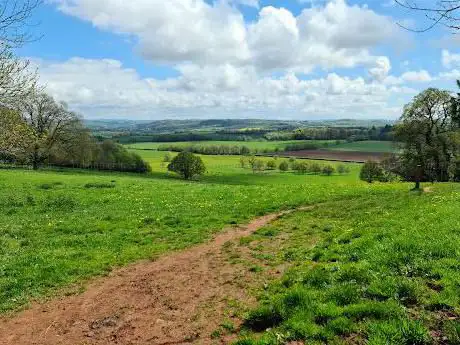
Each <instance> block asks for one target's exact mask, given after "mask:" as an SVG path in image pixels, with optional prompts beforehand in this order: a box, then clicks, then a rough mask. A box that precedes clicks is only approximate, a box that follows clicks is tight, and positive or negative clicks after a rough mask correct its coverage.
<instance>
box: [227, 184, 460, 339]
mask: <svg viewBox="0 0 460 345" xmlns="http://www.w3.org/2000/svg"><path fill="white" fill-rule="evenodd" d="M459 204H460V186H459V185H458V184H456V185H455V184H442V185H441V184H440V185H436V186H434V187H433V186H432V187H430V192H428V193H419V192H401V191H399V190H389V191H387V192H386V193H366V194H363V195H361V196H360V197H358V198H353V199H351V200H349V202H347V203H343V202H340V201H339V202H336V201H331V202H327V203H325V204H321V205H318V206H317V207H315V208H313V209H312V210H309V211H303V212H296V213H294V214H292V215H289V216H286V217H284V218H283V219H281V220H278V221H276V222H275V223H273V224H271V225H270V226H267V227H266V228H264V229H260V230H259V231H257V233H256V234H254V235H253V236H251V237H250V238H246V239H244V241H241V244H242V245H244V246H247V247H249V248H250V250H251V251H252V255H253V256H254V257H257V258H259V259H260V260H259V265H260V266H259V269H258V270H257V272H260V271H263V270H266V269H268V268H269V267H273V266H274V267H276V266H278V265H285V264H286V262H289V266H290V267H291V268H290V269H288V270H287V271H286V272H285V274H284V275H283V276H282V278H281V279H279V280H277V281H275V282H273V283H272V284H271V285H270V286H269V287H267V288H266V289H265V290H263V289H261V290H260V291H259V296H260V297H259V299H260V304H259V307H257V308H255V309H253V310H250V311H249V312H248V313H247V314H246V316H245V327H243V329H242V331H241V333H242V334H246V336H242V337H241V339H240V340H239V341H238V342H236V344H239V345H243V344H245V345H250V344H265V345H268V344H280V343H289V342H294V341H301V342H302V343H303V342H305V343H308V344H325V343H327V344H346V343H353V344H364V343H365V344H371V345H383V344H388V345H397V344H407V345H409V344H433V343H434V344H459V343H460V323H459V321H458V315H459V313H460V274H459V272H460V250H459V243H460V219H459V216H458V205H459ZM273 242H276V243H277V244H276V247H277V248H278V250H277V252H276V253H273V252H265V251H264V248H266V247H267V246H269V243H273ZM265 330H267V331H265ZM248 331H250V332H254V333H253V334H252V335H250V334H247V332H248Z"/></svg>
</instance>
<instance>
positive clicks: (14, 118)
mask: <svg viewBox="0 0 460 345" xmlns="http://www.w3.org/2000/svg"><path fill="white" fill-rule="evenodd" d="M30 134H31V133H30V128H29V126H28V125H27V124H26V123H25V122H24V121H23V119H22V118H21V115H20V114H19V113H18V112H17V111H14V110H10V109H7V108H3V109H1V108H0V154H1V155H2V156H4V157H10V158H12V159H14V160H17V158H18V156H19V155H23V154H24V153H25V152H26V149H27V147H28V145H29V138H30Z"/></svg>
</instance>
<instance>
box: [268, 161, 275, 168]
mask: <svg viewBox="0 0 460 345" xmlns="http://www.w3.org/2000/svg"><path fill="white" fill-rule="evenodd" d="M267 169H268V170H275V169H276V161H275V160H270V161H268V162H267Z"/></svg>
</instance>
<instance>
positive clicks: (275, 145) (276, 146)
mask: <svg viewBox="0 0 460 345" xmlns="http://www.w3.org/2000/svg"><path fill="white" fill-rule="evenodd" d="M307 143H311V144H319V145H322V144H324V143H331V144H332V143H335V141H333V140H331V141H327V140H285V141H187V142H171V143H158V142H145V143H135V144H127V145H126V147H128V148H132V149H151V150H156V149H158V147H159V146H164V145H174V146H184V147H188V146H191V145H200V146H206V145H209V146H211V145H212V146H216V145H217V146H220V145H223V146H247V147H248V148H249V149H250V150H252V151H255V150H257V151H259V152H260V151H264V150H268V151H275V150H280V151H282V150H284V148H285V147H286V146H288V145H295V144H307Z"/></svg>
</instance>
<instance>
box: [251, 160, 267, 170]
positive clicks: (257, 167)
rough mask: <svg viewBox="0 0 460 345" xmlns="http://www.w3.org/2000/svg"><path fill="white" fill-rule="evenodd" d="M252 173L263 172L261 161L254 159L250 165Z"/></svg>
mask: <svg viewBox="0 0 460 345" xmlns="http://www.w3.org/2000/svg"><path fill="white" fill-rule="evenodd" d="M251 167H252V171H253V172H254V173H256V172H257V171H263V170H264V169H265V162H264V161H263V160H261V159H255V160H254V161H252V163H251Z"/></svg>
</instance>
